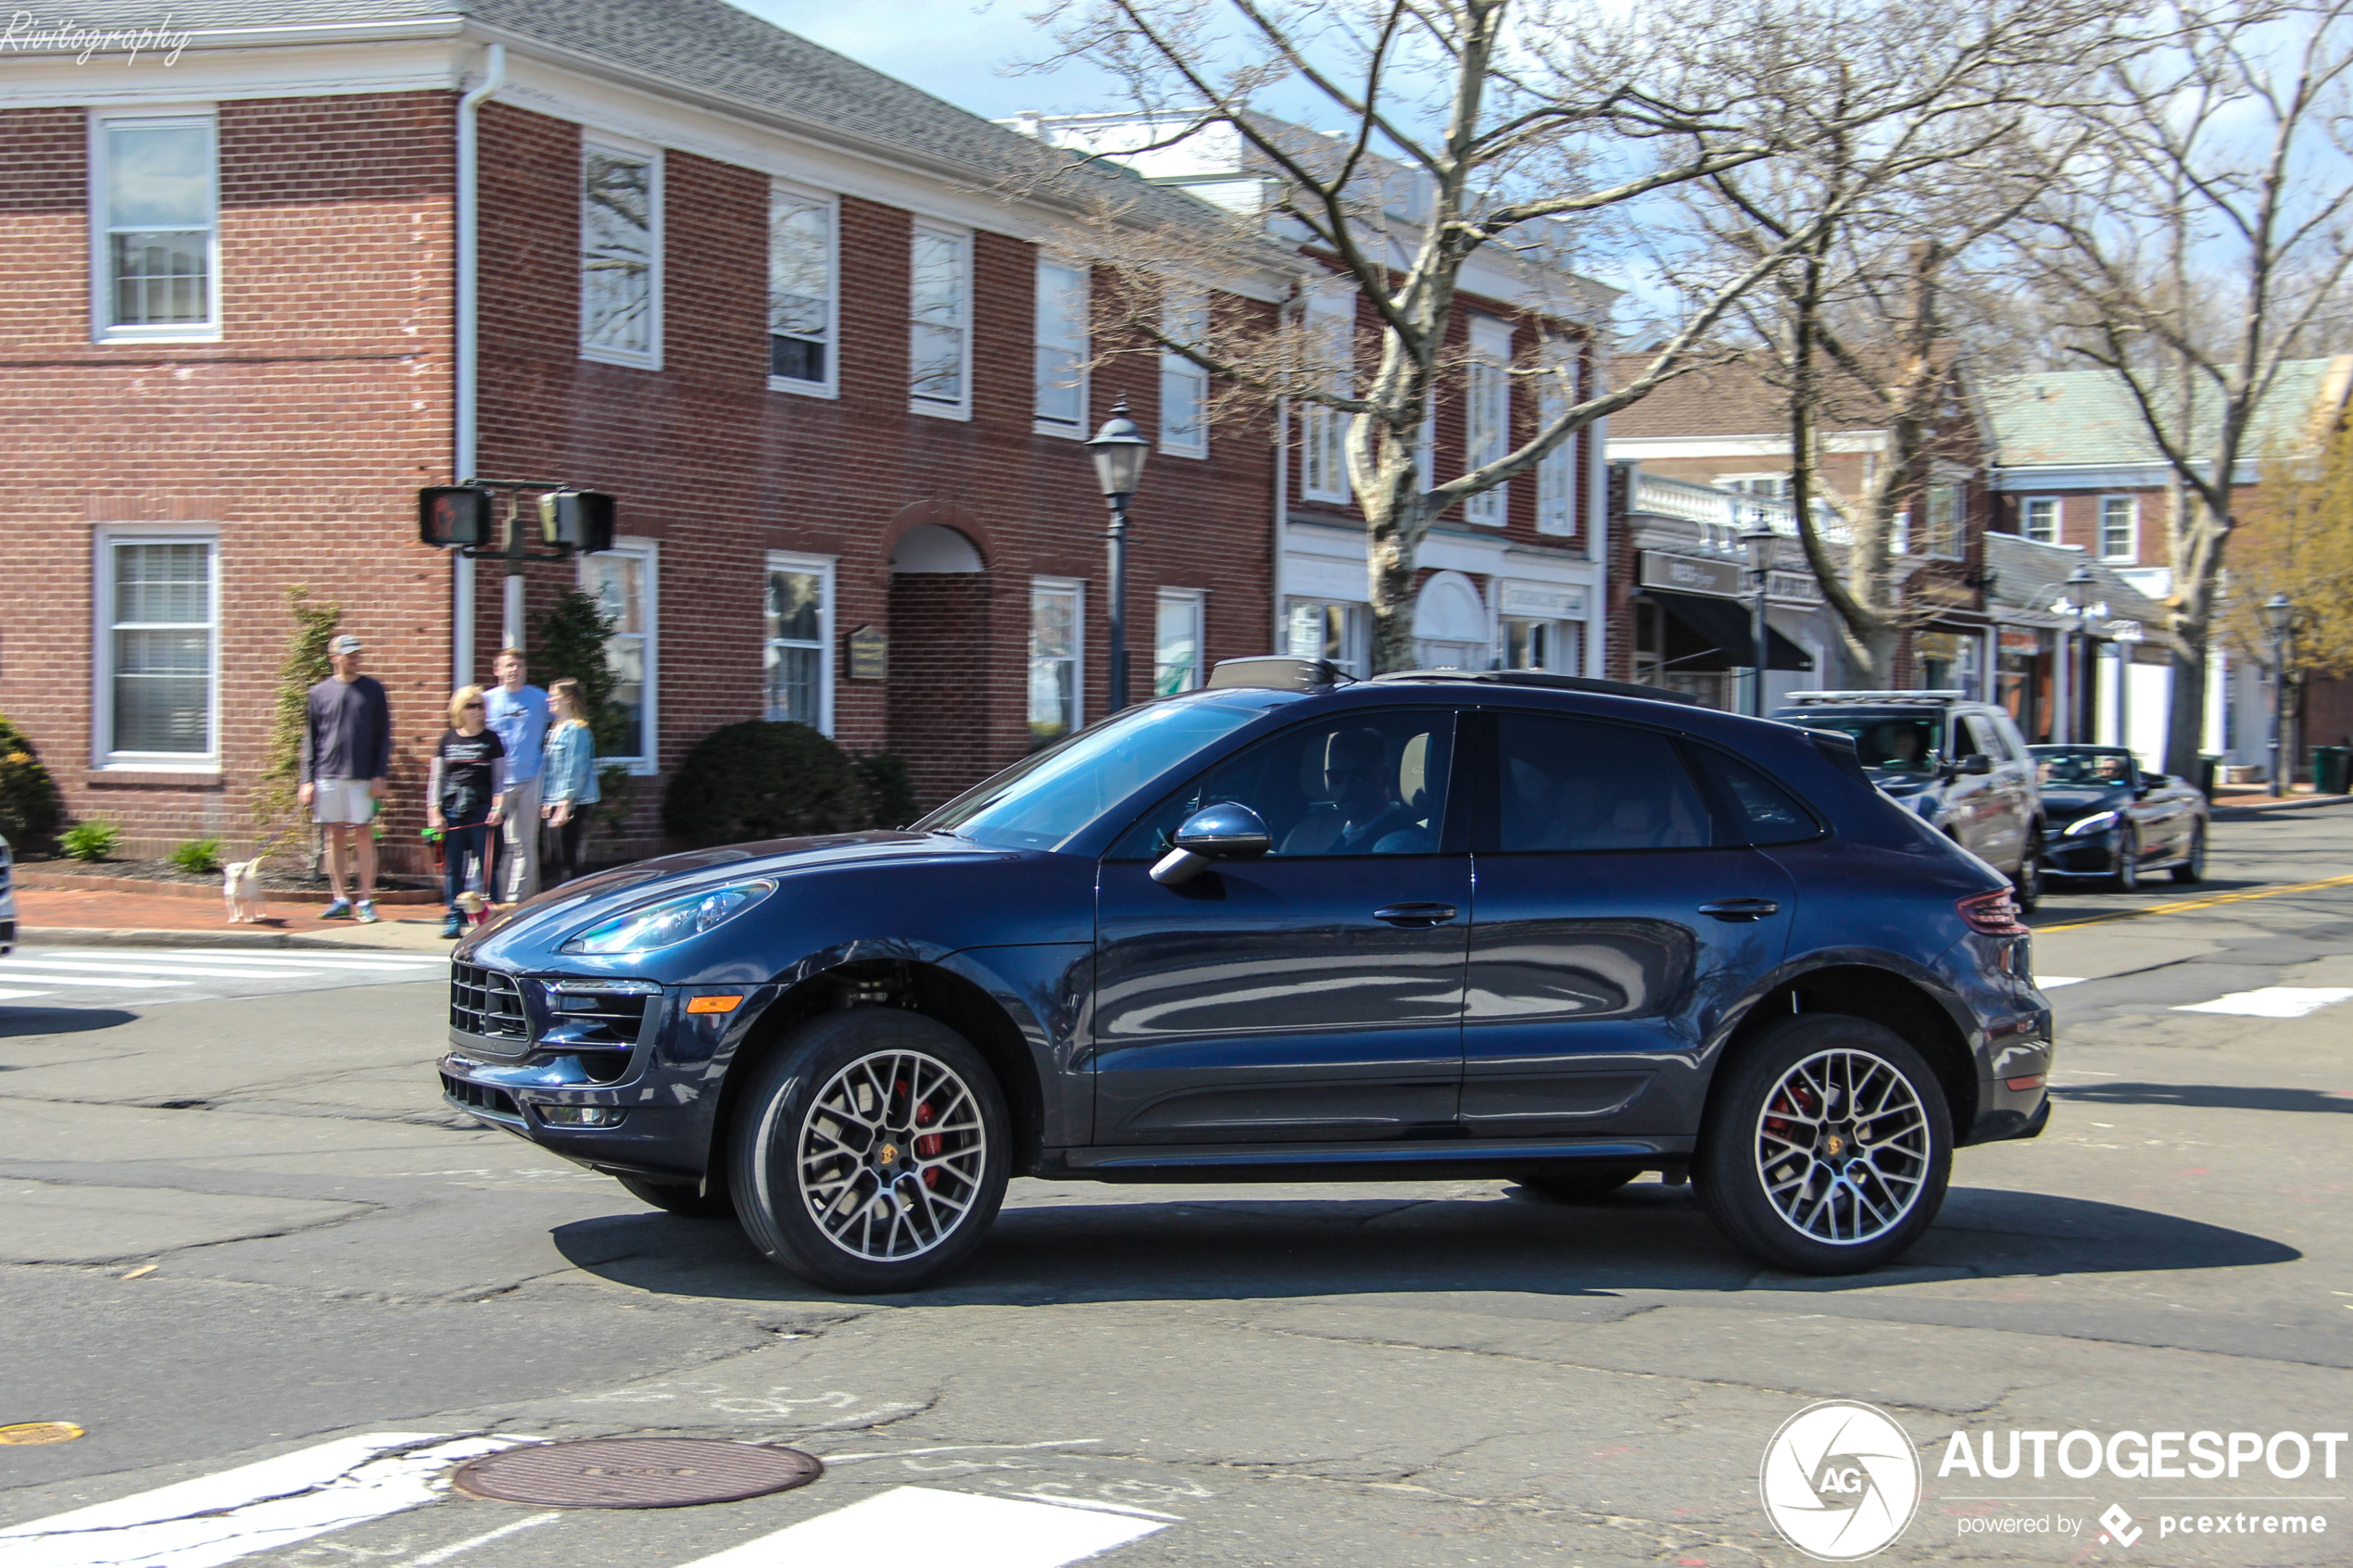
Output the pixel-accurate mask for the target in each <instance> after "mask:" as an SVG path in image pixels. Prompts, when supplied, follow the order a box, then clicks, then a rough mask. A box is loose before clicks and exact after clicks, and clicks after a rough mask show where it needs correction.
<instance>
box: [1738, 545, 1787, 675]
mask: <svg viewBox="0 0 2353 1568" xmlns="http://www.w3.org/2000/svg"><path fill="white" fill-rule="evenodd" d="M1779 542H1780V535H1779V534H1777V533H1774V532H1773V530H1772V529H1771V528H1770V527H1769V526H1768V525H1767V523H1766V521H1765V508H1762V507H1756V508H1752V509H1751V511H1750V513H1749V524H1748V527H1747V528H1745V529H1744V530H1743V531H1742V533H1741V548H1742V549H1743V551H1745V552H1746V553H1747V555H1748V585H1749V600H1748V642H1749V652H1748V657H1749V658H1750V659H1754V660H1755V665H1754V666H1753V667H1752V668H1751V669H1750V671H1749V672H1748V711H1749V716H1750V717H1751V718H1755V719H1762V718H1763V717H1765V666H1766V665H1767V663H1768V662H1769V660H1768V656H1767V654H1766V651H1765V643H1766V635H1767V628H1766V625H1765V585H1766V582H1767V580H1768V577H1769V576H1770V574H1771V572H1772V570H1773V547H1774V546H1775V545H1776V544H1778V543H1779Z"/></svg>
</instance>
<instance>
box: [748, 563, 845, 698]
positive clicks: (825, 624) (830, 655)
mask: <svg viewBox="0 0 2353 1568" xmlns="http://www.w3.org/2000/svg"><path fill="white" fill-rule="evenodd" d="M834 564H835V563H834V558H833V557H832V556H803V555H795V554H794V553H793V552H791V551H789V550H771V551H769V552H768V558H767V561H766V562H765V564H764V565H762V567H761V583H760V589H761V622H762V624H761V672H762V676H763V680H764V677H765V673H766V671H767V665H768V659H767V654H768V638H767V627H766V620H767V610H766V599H767V593H768V582H767V574H768V573H770V572H774V571H799V572H807V573H808V574H810V575H811V576H813V577H815V578H816V579H817V733H818V734H823V735H830V734H833V733H834V680H835V675H834V580H835V579H834ZM796 646H797V645H796ZM766 711H767V704H766V702H765V701H764V700H763V701H762V703H761V712H762V713H765V712H766Z"/></svg>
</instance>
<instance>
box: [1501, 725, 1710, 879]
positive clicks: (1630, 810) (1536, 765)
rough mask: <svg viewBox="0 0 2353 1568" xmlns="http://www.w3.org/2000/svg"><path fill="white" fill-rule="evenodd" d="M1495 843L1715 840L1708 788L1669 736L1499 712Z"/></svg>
mask: <svg viewBox="0 0 2353 1568" xmlns="http://www.w3.org/2000/svg"><path fill="white" fill-rule="evenodd" d="M1495 726H1496V734H1497V739H1498V742H1499V745H1500V746H1501V753H1500V760H1501V763H1502V766H1501V767H1500V768H1499V770H1498V771H1497V777H1496V785H1497V789H1498V793H1499V797H1500V799H1499V809H1498V811H1497V813H1496V820H1495V830H1494V831H1495V841H1496V842H1495V847H1496V848H1498V849H1499V850H1501V851H1503V852H1504V853H1505V854H1513V853H1518V852H1526V851H1536V850H1553V851H1559V850H1575V849H1692V848H1699V847H1704V846H1705V845H1707V844H1708V843H1710V842H1712V840H1713V836H1714V834H1713V832H1712V829H1711V826H1710V823H1709V821H1708V816H1707V811H1706V809H1705V806H1704V805H1702V803H1701V801H1700V797H1699V792H1698V791H1697V790H1695V789H1693V788H1692V781H1691V778H1690V776H1689V775H1688V774H1686V773H1685V772H1684V771H1683V763H1682V759H1680V758H1679V757H1677V756H1676V755H1675V747H1674V746H1673V744H1672V743H1671V742H1669V741H1668V740H1667V737H1666V736H1664V735H1660V734H1653V733H1651V732H1650V731H1648V730H1636V729H1630V728H1628V727H1626V726H1623V725H1618V724H1596V723H1592V722H1590V721H1586V720H1582V719H1554V718H1549V717H1544V716H1541V715H1538V714H1533V713H1514V712H1509V711H1506V712H1503V713H1499V714H1497V715H1496V720H1495Z"/></svg>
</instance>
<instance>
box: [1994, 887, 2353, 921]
mask: <svg viewBox="0 0 2353 1568" xmlns="http://www.w3.org/2000/svg"><path fill="white" fill-rule="evenodd" d="M2323 887H2353V876H2333V877H2328V878H2325V879H2323V880H2322V881H2320V882H2291V883H2287V884H2283V885H2282V886H2279V887H2259V888H2257V889H2256V890H2255V891H2253V892H2252V893H2217V894H2216V895H2215V896H2214V897H2211V898H2183V899H2179V900H2177V901H2175V902H2173V903H2171V904H2151V905H2149V906H2148V907H2147V908H2145V909H2124V910H2120V911H2119V912H2118V913H2116V914H2112V915H2100V916H2098V917H2096V918H2095V919H2092V920H2077V921H2070V922H2067V923H2066V924H2065V925H2038V926H2036V927H2035V928H2034V929H2035V930H2036V931H2081V930H2082V929H2083V928H2084V927H2085V926H2087V925H2108V924H2110V923H2112V922H2116V921H2120V920H2138V919H2140V918H2141V917H2142V916H2143V915H2178V914H2182V913H2184V912H2185V911H2187V910H2190V909H2212V908H2214V906H2215V905H2217V904H2244V903H2246V901H2247V900H2248V899H2250V898H2276V897H2279V896H2280V895H2281V894H2283V893H2314V892H2318V891H2319V890H2320V889H2322V888H2323Z"/></svg>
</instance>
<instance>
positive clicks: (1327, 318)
mask: <svg viewBox="0 0 2353 1568" xmlns="http://www.w3.org/2000/svg"><path fill="white" fill-rule="evenodd" d="M1302 325H1303V326H1304V328H1305V332H1306V336H1307V338H1308V340H1309V342H1310V344H1311V345H1317V346H1318V347H1320V346H1321V345H1322V340H1323V338H1324V336H1325V334H1327V333H1338V334H1339V335H1340V342H1341V343H1342V344H1344V345H1346V346H1347V353H1346V354H1344V355H1342V356H1341V357H1340V358H1342V359H1343V361H1345V362H1350V363H1353V358H1354V354H1355V332H1356V295H1355V294H1354V293H1353V292H1352V291H1343V290H1340V289H1335V288H1331V287H1328V286H1327V287H1323V288H1316V289H1312V290H1310V291H1309V292H1308V295H1307V305H1306V312H1305V320H1304V322H1303V323H1302ZM1353 381H1354V378H1353V376H1351V375H1349V374H1348V373H1347V372H1346V371H1344V370H1340V371H1334V372H1333V373H1332V375H1331V377H1330V381H1329V383H1327V390H1330V389H1331V387H1332V386H1334V385H1336V386H1337V388H1338V389H1339V390H1340V391H1342V392H1345V391H1347V390H1348V389H1349V388H1350V386H1351V385H1352V384H1353ZM1348 421H1349V416H1347V415H1345V414H1342V413H1340V411H1339V410H1338V409H1336V408H1327V407H1326V406H1325V405H1323V404H1321V403H1317V402H1315V401H1313V400H1312V399H1311V400H1306V401H1302V403H1301V405H1300V409H1299V498H1300V499H1301V500H1302V501H1314V502H1317V503H1320V504H1322V505H1326V506H1335V507H1344V506H1346V505H1347V504H1348V503H1349V501H1350V499H1351V498H1352V495H1353V492H1352V490H1351V488H1350V481H1349V473H1348ZM1319 450H1320V451H1321V452H1322V455H1323V458H1325V460H1324V461H1321V462H1318V461H1317V460H1316V454H1317V452H1318V451H1319ZM1319 470H1328V471H1322V472H1319ZM1424 477H1425V478H1428V476H1427V475H1425V476H1424ZM1319 478H1320V479H1322V480H1324V481H1326V483H1322V484H1318V483H1316V481H1317V479H1319Z"/></svg>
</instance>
